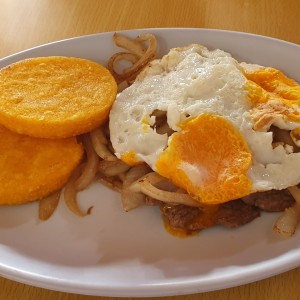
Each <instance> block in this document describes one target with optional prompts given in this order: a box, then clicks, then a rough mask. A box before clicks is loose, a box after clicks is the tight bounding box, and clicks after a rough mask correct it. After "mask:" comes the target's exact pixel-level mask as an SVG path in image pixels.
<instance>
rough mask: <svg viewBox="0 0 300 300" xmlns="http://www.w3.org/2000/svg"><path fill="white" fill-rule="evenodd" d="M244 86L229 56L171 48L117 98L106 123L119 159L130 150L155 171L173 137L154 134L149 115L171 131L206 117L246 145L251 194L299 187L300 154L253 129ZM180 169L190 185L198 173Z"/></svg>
mask: <svg viewBox="0 0 300 300" xmlns="http://www.w3.org/2000/svg"><path fill="white" fill-rule="evenodd" d="M244 66H246V65H244ZM249 66H251V65H248V67H249ZM253 67H255V68H257V67H259V66H256V65H255V66H253ZM246 83H247V78H246V77H245V76H244V75H243V72H242V70H241V65H240V64H239V63H238V62H237V61H236V60H235V59H234V58H233V57H232V56H231V55H230V54H229V53H226V52H224V51H222V50H219V49H217V50H213V51H209V50H208V49H207V48H205V47H203V46H201V45H196V44H194V45H190V46H187V47H184V48H175V49H171V50H170V52H169V53H168V54H167V55H165V56H164V57H163V58H162V59H160V60H155V61H153V62H152V63H151V64H150V66H149V67H147V68H146V69H145V70H144V71H143V72H142V73H141V74H140V75H139V77H138V78H137V80H136V81H135V82H134V83H133V84H132V85H131V86H130V87H128V88H127V89H125V90H124V91H123V92H121V93H119V94H118V95H117V98H116V101H115V103H114V105H113V107H112V110H111V112H110V122H109V128H110V138H111V142H112V145H113V148H114V149H115V153H116V155H117V156H118V157H119V158H121V157H122V155H124V154H125V153H127V152H133V153H135V155H136V159H137V160H138V161H144V162H146V163H147V164H148V165H149V166H150V167H151V168H152V169H153V170H154V171H155V170H156V169H155V163H156V161H157V160H158V158H159V156H160V154H161V152H162V151H163V150H164V149H165V148H166V147H167V146H168V143H169V141H170V139H171V138H172V135H171V136H170V137H168V135H167V134H159V133H157V131H156V128H155V127H154V126H153V125H154V124H155V117H154V116H153V115H152V113H153V112H154V111H155V110H160V111H164V112H166V115H167V123H168V125H169V127H170V128H171V129H172V130H173V131H175V132H176V131H180V126H179V125H180V124H181V123H182V122H184V121H185V120H186V119H187V118H190V117H196V116H198V115H200V114H203V113H210V114H215V115H220V116H223V117H225V118H226V119H227V120H229V121H230V122H231V123H232V124H233V125H234V126H235V128H237V129H238V130H239V131H240V133H241V134H242V136H243V137H244V138H245V140H246V142H247V143H248V146H249V148H250V149H251V151H252V158H253V162H252V166H251V167H250V169H249V172H248V177H249V178H250V179H251V180H252V182H253V186H252V192H256V191H265V190H270V189H283V188H286V187H289V186H293V185H296V184H298V183H299V182H300V172H299V171H298V170H299V168H300V153H292V149H288V148H287V147H283V146H282V145H279V146H277V147H276V148H274V149H273V147H272V141H273V136H272V132H268V131H267V130H268V129H269V128H264V130H263V131H254V130H253V125H254V124H253V120H252V118H251V114H250V109H251V103H250V102H249V99H248V98H247V93H248V91H247V90H246V89H245V84H246ZM274 125H276V126H278V127H279V128H282V129H287V130H291V129H293V128H296V127H300V124H298V123H297V122H287V121H286V120H283V119H280V118H279V119H278V118H277V119H276V120H274ZM220 146H221V145H220ZM170 163H172V162H170ZM182 166H184V168H183V169H184V171H185V172H186V174H187V175H188V176H189V177H190V179H191V181H194V180H195V178H194V177H195V174H196V173H197V170H195V169H194V168H192V167H189V168H187V167H186V165H185V164H184V163H183V164H182ZM189 170H190V171H189Z"/></svg>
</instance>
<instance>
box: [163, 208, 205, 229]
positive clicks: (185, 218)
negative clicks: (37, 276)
mask: <svg viewBox="0 0 300 300" xmlns="http://www.w3.org/2000/svg"><path fill="white" fill-rule="evenodd" d="M161 211H162V214H163V216H164V217H165V218H166V219H167V222H168V223H169V225H170V226H171V227H173V228H180V229H185V230H199V229H203V227H201V228H194V227H195V226H194V225H195V222H196V220H197V218H198V217H199V216H200V215H201V210H200V209H199V208H197V207H190V206H186V205H162V206H161Z"/></svg>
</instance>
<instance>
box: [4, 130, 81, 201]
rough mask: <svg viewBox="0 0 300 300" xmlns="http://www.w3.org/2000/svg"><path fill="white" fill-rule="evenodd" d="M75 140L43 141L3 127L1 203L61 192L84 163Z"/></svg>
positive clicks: (31, 199)
mask: <svg viewBox="0 0 300 300" xmlns="http://www.w3.org/2000/svg"><path fill="white" fill-rule="evenodd" d="M82 155H83V149H82V146H81V145H80V144H78V143H77V141H76V138H75V137H71V138H66V139H42V138H34V137H28V136H24V135H20V134H17V133H14V132H12V131H10V130H8V129H6V128H5V127H3V126H0V204H21V203H25V202H29V201H33V200H38V199H40V198H43V197H45V196H47V195H49V194H51V193H52V192H54V191H56V190H58V189H60V188H61V187H62V186H63V185H64V184H65V183H66V182H67V180H68V179H69V177H70V175H71V173H72V172H73V171H74V169H75V168H76V166H77V165H78V163H79V162H80V160H81V157H82Z"/></svg>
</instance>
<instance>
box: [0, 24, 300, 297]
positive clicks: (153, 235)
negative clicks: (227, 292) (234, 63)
mask: <svg viewBox="0 0 300 300" xmlns="http://www.w3.org/2000/svg"><path fill="white" fill-rule="evenodd" d="M142 32H151V33H154V34H155V35H156V36H157V38H158V44H159V47H160V54H163V53H166V52H167V50H168V49H169V48H170V47H176V46H181V45H186V44H188V43H201V44H204V45H206V46H208V47H209V48H221V49H223V50H226V51H229V52H231V53H232V54H233V56H234V57H236V58H237V59H239V60H244V61H247V62H253V63H258V64H263V65H266V66H267V65H269V66H274V67H277V68H279V69H282V70H283V71H285V72H286V73H287V74H288V75H289V76H291V77H293V78H294V79H296V80H298V81H300V73H299V70H300V60H299V55H300V46H299V45H295V44H291V43H288V42H284V41H280V40H276V39H271V38H266V37H262V36H257V35H250V34H245V33H238V32H228V31H219V30H207V29H148V30H131V31H126V32H125V33H126V34H129V35H131V36H136V35H138V34H139V33H142ZM112 34H113V33H104V34H96V35H90V36H84V37H79V38H74V39H69V40H65V41H59V42H55V43H51V44H48V45H44V46H40V47H37V48H34V49H30V50H28V51H24V52H21V53H18V54H15V55H12V56H9V57H7V58H4V59H2V60H0V67H4V66H6V65H8V64H10V63H13V62H15V61H18V60H20V59H24V58H28V57H34V56H49V55H65V56H77V57H84V58H88V59H91V60H95V61H98V62H100V63H103V64H105V62H106V61H107V59H108V58H109V57H110V55H111V54H112V53H114V52H115V51H116V50H117V49H115V48H114V46H113V42H112ZM79 200H80V204H81V205H82V206H83V207H85V208H87V207H90V206H91V205H92V206H94V209H93V211H92V214H91V215H90V216H88V217H85V218H79V217H76V216H74V215H72V214H71V213H70V212H69V211H68V210H67V209H66V207H65V204H64V203H63V201H61V202H60V205H59V207H58V209H57V211H56V212H55V214H54V216H53V217H52V218H51V219H50V220H48V221H46V222H40V221H39V220H38V218H37V208H38V206H37V203H32V204H28V205H23V206H19V207H0V273H1V275H3V276H4V277H7V278H10V279H13V280H16V281H20V282H23V283H27V284H31V285H35V286H39V287H44V288H48V289H53V290H59V291H65V292H72V293H79V294H91V295H102V296H128V297H129V296H145V297H146V296H165V295H179V294H190V293H199V292H204V291H210V290H217V289H222V288H227V287H232V286H237V285H241V284H245V283H249V282H252V281H256V280H260V279H263V278H266V277H269V276H272V275H275V274H278V273H281V272H284V271H287V270H290V269H292V268H295V267H298V266H299V265H300V230H299V231H298V232H297V233H296V235H295V236H294V237H292V238H290V239H282V238H279V237H278V236H276V235H275V234H274V233H273V232H272V227H273V224H274V221H275V220H276V218H277V217H278V215H277V214H264V215H263V216H262V217H260V218H258V219H256V220H254V221H253V222H252V223H250V224H248V225H246V226H244V227H242V228H239V229H236V230H226V229H222V228H213V229H209V230H206V231H203V232H202V233H200V234H199V235H197V236H195V237H191V238H186V239H180V238H175V237H173V236H171V235H170V234H168V233H167V232H166V231H165V229H164V226H163V224H162V220H161V217H160V212H159V210H158V209H157V208H155V207H143V208H140V209H137V210H135V211H132V212H130V213H125V212H124V211H123V210H122V207H121V204H120V199H119V196H118V195H117V194H116V193H114V192H112V191H110V190H108V189H107V188H105V187H103V186H101V185H100V184H97V183H95V184H94V185H93V186H92V187H90V188H89V189H88V190H86V191H84V192H82V193H81V194H80V197H79Z"/></svg>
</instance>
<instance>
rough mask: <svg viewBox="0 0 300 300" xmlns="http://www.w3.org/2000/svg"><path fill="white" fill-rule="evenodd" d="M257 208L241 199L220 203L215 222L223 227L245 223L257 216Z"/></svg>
mask: <svg viewBox="0 0 300 300" xmlns="http://www.w3.org/2000/svg"><path fill="white" fill-rule="evenodd" d="M259 216H260V213H259V210H258V209H257V208H256V207H254V206H251V205H248V204H246V203H244V202H243V201H241V200H234V201H230V202H227V203H224V204H222V205H220V207H219V209H218V212H217V217H216V224H219V225H222V226H224V227H229V228H235V227H239V226H242V225H244V224H247V223H249V222H251V221H252V220H254V219H255V218H257V217H259Z"/></svg>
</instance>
